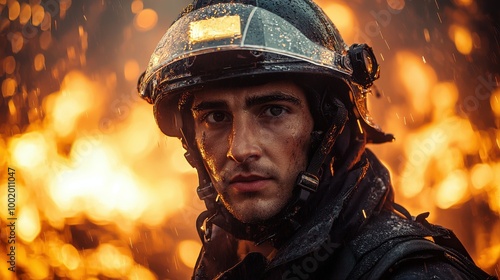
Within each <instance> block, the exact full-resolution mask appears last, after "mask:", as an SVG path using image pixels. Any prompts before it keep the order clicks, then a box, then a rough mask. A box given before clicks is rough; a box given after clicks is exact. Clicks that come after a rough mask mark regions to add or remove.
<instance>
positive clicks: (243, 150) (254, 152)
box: [227, 119, 262, 163]
mask: <svg viewBox="0 0 500 280" xmlns="http://www.w3.org/2000/svg"><path fill="white" fill-rule="evenodd" d="M260 140H261V139H260V136H259V133H258V127H257V126H256V125H255V124H253V123H252V122H251V120H248V119H240V120H234V121H233V128H232V132H231V135H230V136H229V150H228V152H227V157H228V158H230V159H232V160H234V161H236V162H237V163H243V162H245V161H249V160H252V159H253V160H256V159H258V158H260V157H261V155H262V149H261V147H260V145H259V143H260V142H261V141H260Z"/></svg>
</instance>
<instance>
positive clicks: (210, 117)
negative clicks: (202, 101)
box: [204, 112, 229, 123]
mask: <svg viewBox="0 0 500 280" xmlns="http://www.w3.org/2000/svg"><path fill="white" fill-rule="evenodd" d="M204 120H205V121H206V122H207V123H221V122H225V121H228V120H229V117H228V116H227V115H226V114H225V113H224V112H212V113H208V114H207V115H206V116H205V118H204Z"/></svg>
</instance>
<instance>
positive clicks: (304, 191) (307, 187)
mask: <svg viewBox="0 0 500 280" xmlns="http://www.w3.org/2000/svg"><path fill="white" fill-rule="evenodd" d="M297 185H298V186H300V188H301V190H300V199H301V200H303V201H305V200H307V199H308V198H309V195H310V194H311V193H315V192H316V191H317V190H318V186H319V179H318V177H317V176H315V175H313V174H311V173H308V172H305V171H302V172H300V174H299V176H298V177H297Z"/></svg>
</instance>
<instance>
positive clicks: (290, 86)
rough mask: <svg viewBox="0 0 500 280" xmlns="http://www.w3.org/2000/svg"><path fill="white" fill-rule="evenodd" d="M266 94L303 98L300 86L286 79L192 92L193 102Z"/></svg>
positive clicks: (245, 98) (221, 86)
mask: <svg viewBox="0 0 500 280" xmlns="http://www.w3.org/2000/svg"><path fill="white" fill-rule="evenodd" d="M266 95H289V96H293V97H296V98H297V99H299V100H300V99H303V98H305V95H304V92H303V90H302V88H301V87H299V86H298V85H297V84H295V83H294V82H292V81H288V80H280V81H271V82H267V83H264V84H258V85H229V86H228V85H218V86H211V87H207V88H204V89H200V90H198V91H197V92H194V93H193V97H194V103H197V102H201V101H214V100H219V101H223V100H231V99H241V100H248V99H249V98H250V99H251V98H257V97H260V96H266Z"/></svg>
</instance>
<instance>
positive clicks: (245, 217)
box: [228, 203, 279, 224]
mask: <svg viewBox="0 0 500 280" xmlns="http://www.w3.org/2000/svg"><path fill="white" fill-rule="evenodd" d="M239 206H240V207H237V208H229V209H228V210H229V212H230V213H231V214H232V215H233V216H234V217H235V218H236V219H238V220H239V221H240V222H243V223H248V224H263V223H266V221H268V220H269V219H271V218H272V217H274V216H275V215H276V214H278V212H279V209H276V208H274V207H271V208H268V207H256V205H255V203H249V207H241V205H239Z"/></svg>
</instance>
